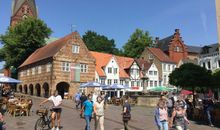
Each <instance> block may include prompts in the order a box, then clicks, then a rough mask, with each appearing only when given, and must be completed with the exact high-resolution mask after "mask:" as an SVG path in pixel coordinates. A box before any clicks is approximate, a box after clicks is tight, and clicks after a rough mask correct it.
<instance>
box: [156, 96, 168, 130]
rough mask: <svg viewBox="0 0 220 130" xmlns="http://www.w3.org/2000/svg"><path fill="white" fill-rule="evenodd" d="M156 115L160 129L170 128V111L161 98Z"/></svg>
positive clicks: (166, 129)
mask: <svg viewBox="0 0 220 130" xmlns="http://www.w3.org/2000/svg"><path fill="white" fill-rule="evenodd" d="M154 117H155V122H156V124H157V127H158V130H168V112H167V106H166V102H165V101H164V100H161V99H160V100H159V102H158V104H157V108H156V110H155V114H154Z"/></svg>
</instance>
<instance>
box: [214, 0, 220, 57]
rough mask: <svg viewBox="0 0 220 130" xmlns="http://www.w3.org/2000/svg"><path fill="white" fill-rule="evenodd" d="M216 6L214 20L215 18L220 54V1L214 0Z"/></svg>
mask: <svg viewBox="0 0 220 130" xmlns="http://www.w3.org/2000/svg"><path fill="white" fill-rule="evenodd" d="M215 5H216V18H217V31H218V45H219V54H220V0H215Z"/></svg>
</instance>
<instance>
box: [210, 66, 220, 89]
mask: <svg viewBox="0 0 220 130" xmlns="http://www.w3.org/2000/svg"><path fill="white" fill-rule="evenodd" d="M212 83H213V84H212V85H213V86H215V87H218V88H219V86H220V69H217V70H216V71H215V72H213V74H212Z"/></svg>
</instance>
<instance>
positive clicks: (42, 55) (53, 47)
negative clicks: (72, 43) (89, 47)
mask: <svg viewBox="0 0 220 130" xmlns="http://www.w3.org/2000/svg"><path fill="white" fill-rule="evenodd" d="M75 35H77V36H78V35H79V34H78V33H77V32H73V33H71V34H69V35H67V36H65V37H63V38H60V39H58V40H56V41H54V42H51V43H50V44H47V45H45V46H43V47H41V48H39V49H37V50H36V51H35V52H33V53H32V54H31V55H30V56H29V57H28V58H27V59H26V60H25V61H24V62H23V64H21V65H20V66H19V68H21V67H24V66H26V65H29V64H32V63H35V62H38V61H41V60H44V59H47V58H50V57H53V56H54V55H55V54H56V53H57V52H58V51H59V50H60V49H61V48H62V47H63V46H64V45H66V44H67V43H68V41H69V40H70V39H72V38H74V37H73V36H75Z"/></svg>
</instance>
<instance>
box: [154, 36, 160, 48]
mask: <svg viewBox="0 0 220 130" xmlns="http://www.w3.org/2000/svg"><path fill="white" fill-rule="evenodd" d="M158 43H159V37H156V38H155V40H154V43H153V47H158V46H157V45H158Z"/></svg>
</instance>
